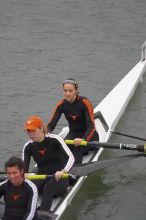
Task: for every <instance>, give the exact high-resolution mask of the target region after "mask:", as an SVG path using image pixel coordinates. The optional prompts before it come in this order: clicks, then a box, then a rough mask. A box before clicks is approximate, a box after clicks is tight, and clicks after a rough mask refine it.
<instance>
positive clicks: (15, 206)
mask: <svg viewBox="0 0 146 220" xmlns="http://www.w3.org/2000/svg"><path fill="white" fill-rule="evenodd" d="M5 169H6V173H7V178H8V179H7V180H5V181H3V182H1V183H0V197H2V196H3V197H4V213H3V217H2V220H37V219H38V218H37V217H36V208H37V199H38V192H37V188H36V186H35V184H33V183H32V182H31V181H29V180H26V179H25V178H24V166H23V161H22V160H21V159H20V158H17V157H11V158H10V159H9V160H8V161H7V162H6V163H5Z"/></svg>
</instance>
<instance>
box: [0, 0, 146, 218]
mask: <svg viewBox="0 0 146 220" xmlns="http://www.w3.org/2000/svg"><path fill="white" fill-rule="evenodd" d="M145 11H146V3H145V1H144V0H128V1H125V0H123V1H120V0H108V1H106V0H102V1H101V0H99V1H97V0H90V1H87V0H78V1H77V0H70V1H65V0H60V1H57V0H53V1H51V0H41V1H39V0H29V1H27V0H23V1H22V0H1V2H0V125H1V126H0V140H1V145H0V149H1V154H0V161H1V163H0V169H1V170H3V163H4V162H5V161H6V160H7V159H8V158H9V157H10V156H11V155H13V154H17V155H20V153H21V150H22V147H23V144H24V142H25V141H26V140H27V137H26V134H25V132H24V131H23V125H24V121H25V119H26V118H27V117H28V116H29V115H31V114H38V115H40V116H41V117H42V118H43V119H44V120H45V122H47V121H48V119H49V117H50V115H51V112H52V110H53V108H54V106H55V104H56V102H57V101H58V100H59V99H60V98H61V97H62V81H63V80H64V79H66V78H68V77H74V78H76V79H77V81H78V83H79V86H80V93H81V95H84V96H87V97H88V98H89V99H90V100H91V102H92V104H93V106H96V105H97V103H99V102H100V101H101V100H102V99H103V98H104V96H105V95H106V94H107V93H108V92H109V91H110V90H111V89H112V88H113V87H114V86H115V85H116V84H117V83H118V82H119V81H120V79H121V78H122V77H123V76H124V75H125V74H126V73H127V72H128V71H129V70H130V69H131V68H132V67H133V66H134V65H135V64H136V63H137V62H138V61H139V60H140V53H141V52H140V49H141V45H142V43H143V42H144V40H145V39H146V32H145V30H146V14H145ZM121 92H122V91H121ZM145 100H146V76H145V77H144V82H143V84H142V85H141V86H140V87H139V88H138V90H137V92H136V94H135V96H134V98H133V99H132V101H131V102H130V105H129V106H128V108H127V110H126V112H125V114H124V116H123V117H122V119H121V121H120V123H119V124H118V127H117V129H118V130H119V131H121V132H125V133H126V132H127V133H131V134H133V135H137V136H143V137H145V130H146V119H145V115H146V104H145ZM62 125H65V121H64V120H62V121H61V122H60V124H59V125H58V127H57V128H56V132H58V131H59V130H60V128H61V127H62ZM111 141H113V142H126V143H129V142H132V143H141V142H140V141H136V140H131V139H129V138H124V137H118V136H115V135H114V136H113V137H112V139H111ZM106 154H107V155H106ZM117 154H118V155H119V154H121V152H117V151H116V152H115V151H114V152H112V153H111V152H108V153H105V156H108V157H110V156H114V155H117ZM145 167H146V162H145V158H141V159H137V160H135V161H133V162H130V163H128V164H125V165H122V166H120V168H115V169H108V170H105V171H103V172H101V173H99V174H97V175H93V176H91V177H90V178H88V179H87V181H86V182H85V184H84V185H83V187H82V189H81V192H80V193H79V194H78V196H77V198H76V199H75V200H74V201H73V203H72V206H70V207H69V209H68V210H67V212H66V213H65V215H64V216H63V218H62V219H63V220H68V219H71V218H72V219H73V220H76V219H102V220H106V219H109V220H117V219H118V220H120V219H122V220H137V219H139V220H145V216H146V214H145V203H146V196H145V193H146V190H145V178H146V172H145Z"/></svg>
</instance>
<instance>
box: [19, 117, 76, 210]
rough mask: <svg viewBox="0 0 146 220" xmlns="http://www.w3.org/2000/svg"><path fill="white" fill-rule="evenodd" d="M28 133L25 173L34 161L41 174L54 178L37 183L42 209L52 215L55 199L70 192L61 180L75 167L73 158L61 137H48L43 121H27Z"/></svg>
mask: <svg viewBox="0 0 146 220" xmlns="http://www.w3.org/2000/svg"><path fill="white" fill-rule="evenodd" d="M25 130H26V132H27V134H28V136H29V138H30V140H29V141H28V142H27V143H26V144H25V145H24V148H23V157H22V159H23V160H24V165H25V171H26V172H28V170H29V165H30V159H31V157H33V159H34V161H35V162H36V164H37V167H38V174H54V177H52V178H50V179H46V180H35V181H34V183H35V184H36V186H37V188H38V191H39V193H42V202H41V205H40V209H41V210H43V211H49V210H50V208H51V205H52V199H53V196H57V195H63V194H64V193H65V192H66V190H67V188H68V184H69V181H68V179H61V177H62V176H63V174H64V173H67V172H69V170H70V169H71V167H72V166H73V164H74V156H73V154H72V153H71V151H70V149H69V148H68V146H67V145H66V144H65V142H64V140H63V139H62V138H61V137H60V136H58V135H55V134H47V135H46V134H45V132H44V123H43V121H42V119H41V118H40V117H38V116H31V117H30V118H28V119H27V121H26V123H25Z"/></svg>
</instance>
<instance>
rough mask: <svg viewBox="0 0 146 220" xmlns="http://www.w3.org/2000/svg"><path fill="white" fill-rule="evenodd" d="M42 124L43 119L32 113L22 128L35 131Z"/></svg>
mask: <svg viewBox="0 0 146 220" xmlns="http://www.w3.org/2000/svg"><path fill="white" fill-rule="evenodd" d="M43 124H44V123H43V120H42V119H41V118H40V117H38V116H36V115H33V116H31V117H29V118H28V119H27V120H26V122H25V125H24V129H25V130H34V131H35V130H36V129H37V128H40V127H42V126H43Z"/></svg>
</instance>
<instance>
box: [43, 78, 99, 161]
mask: <svg viewBox="0 0 146 220" xmlns="http://www.w3.org/2000/svg"><path fill="white" fill-rule="evenodd" d="M63 91H64V97H65V98H64V99H61V100H60V101H59V102H58V104H57V105H56V108H55V110H54V112H53V115H52V117H51V119H50V121H49V123H48V125H47V130H48V132H52V131H53V130H54V128H55V127H56V125H57V123H58V121H59V119H60V117H61V115H62V114H64V115H65V118H66V120H67V121H68V124H69V133H68V135H67V137H66V139H74V143H75V146H78V145H80V142H81V141H82V140H87V141H93V140H96V141H98V140H99V136H98V133H97V131H96V129H95V124H94V114H93V108H92V105H91V103H90V101H89V100H88V99H87V98H86V97H82V96H79V95H78V93H79V89H78V84H77V82H76V80H74V79H72V78H70V79H67V80H65V81H64V82H63ZM75 146H69V147H70V149H71V151H72V152H73V154H74V157H75V164H80V163H81V162H82V157H83V148H82V147H75Z"/></svg>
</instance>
